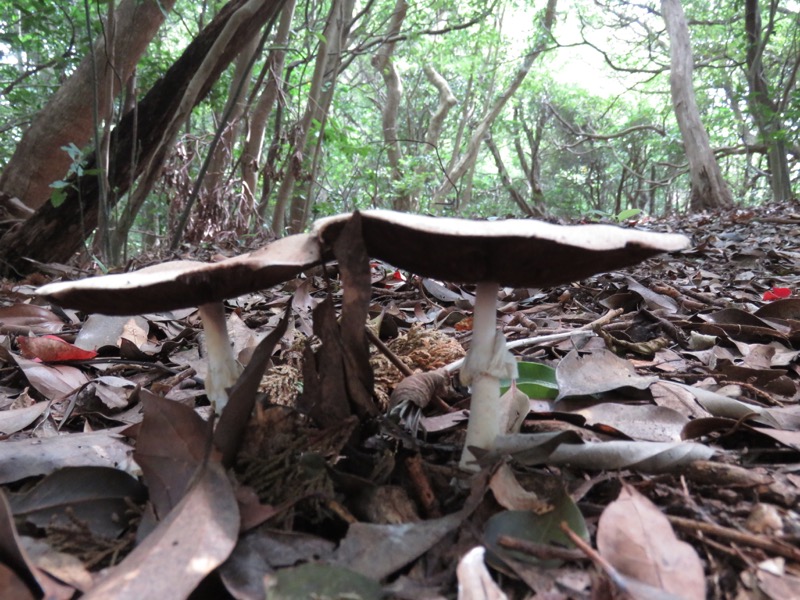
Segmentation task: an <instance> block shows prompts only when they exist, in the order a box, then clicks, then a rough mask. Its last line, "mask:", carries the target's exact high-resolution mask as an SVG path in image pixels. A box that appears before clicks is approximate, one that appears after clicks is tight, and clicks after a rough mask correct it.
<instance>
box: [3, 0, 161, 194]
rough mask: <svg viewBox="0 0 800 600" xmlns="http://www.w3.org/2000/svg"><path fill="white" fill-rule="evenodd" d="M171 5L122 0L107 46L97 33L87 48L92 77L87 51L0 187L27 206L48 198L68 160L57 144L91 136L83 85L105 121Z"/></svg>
mask: <svg viewBox="0 0 800 600" xmlns="http://www.w3.org/2000/svg"><path fill="white" fill-rule="evenodd" d="M174 4H175V0H160V1H157V0H122V2H121V3H120V5H119V7H118V8H117V10H116V14H115V21H116V33H115V35H114V41H113V44H112V47H111V48H109V49H108V51H107V49H106V46H105V36H102V35H101V36H100V37H99V38H98V39H97V41H96V42H95V45H94V49H93V50H92V51H91V52H93V53H94V56H95V58H96V61H97V78H96V79H95V76H94V67H93V65H92V56H91V52H90V54H89V55H87V56H86V58H84V59H83V61H82V62H81V64H80V65H78V68H77V69H76V70H75V72H74V73H72V75H70V77H69V79H67V80H66V81H65V82H64V84H63V85H62V86H61V87H59V88H58V90H57V91H56V93H55V94H54V95H53V97H52V98H51V99H50V101H49V102H48V103H47V105H46V106H45V107H44V108H43V109H42V110H41V111H40V112H39V113H38V114H37V115H36V118H35V119H34V120H33V123H32V124H31V126H30V127H29V128H28V130H27V131H26V132H25V134H24V135H23V136H22V139H21V140H20V142H19V144H17V147H16V149H15V150H14V154H13V156H12V157H11V160H9V162H8V164H7V165H6V166H5V168H4V169H3V173H2V175H0V190H2V191H3V192H5V193H7V194H9V195H10V196H12V197H17V198H19V199H20V200H22V201H23V202H24V203H25V204H26V205H27V206H29V207H30V208H32V209H37V208H39V207H40V206H42V205H43V204H45V203H46V202H47V201H48V199H49V198H50V195H51V192H52V191H53V190H52V189H51V188H50V184H51V183H53V182H54V181H59V180H61V179H62V178H64V177H65V176H66V174H67V172H68V171H69V167H70V165H71V163H72V159H71V158H70V156H69V155H68V154H67V153H66V152H64V150H62V149H61V148H62V146H68V145H69V144H75V145H76V146H77V147H78V148H83V147H85V146H86V145H87V144H88V143H89V141H90V140H91V139H92V135H93V132H94V119H93V116H92V105H93V104H94V96H93V94H91V93H87V90H92V89H95V90H96V93H97V109H98V115H97V116H98V119H99V120H100V121H105V120H108V119H109V118H110V117H111V107H112V105H113V102H112V98H113V97H115V96H116V95H117V94H118V93H119V91H120V90H121V89H122V87H123V86H124V85H125V82H126V81H127V80H128V78H129V77H130V76H131V74H132V73H133V70H134V68H135V67H136V63H138V62H139V58H140V57H141V55H142V54H143V53H144V51H145V49H146V48H147V45H148V44H149V43H150V40H152V38H153V36H154V35H155V34H156V32H157V31H158V28H159V27H160V26H161V24H162V23H163V22H164V18H165V17H166V13H167V12H169V11H170V10H172V6H173V5H174ZM111 57H113V59H112V58H111ZM109 96H110V97H109Z"/></svg>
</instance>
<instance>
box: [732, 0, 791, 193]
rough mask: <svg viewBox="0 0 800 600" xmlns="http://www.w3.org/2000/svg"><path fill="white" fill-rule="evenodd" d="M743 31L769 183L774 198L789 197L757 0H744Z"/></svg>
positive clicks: (782, 139)
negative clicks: (763, 58) (763, 59)
mask: <svg viewBox="0 0 800 600" xmlns="http://www.w3.org/2000/svg"><path fill="white" fill-rule="evenodd" d="M744 21H745V33H746V34H747V83H748V85H749V87H750V94H749V95H748V98H747V100H748V106H749V107H750V114H751V115H752V116H753V120H754V121H755V123H756V127H758V134H759V137H760V138H761V141H762V143H764V144H766V145H767V161H768V163H769V174H770V177H769V183H770V187H771V188H772V197H773V199H774V200H775V201H777V202H784V201H787V200H790V199H791V198H792V187H791V180H790V179H789V161H788V159H787V156H786V141H785V135H786V132H785V131H784V129H783V123H782V122H781V107H780V106H779V104H778V103H777V102H775V101H774V100H773V99H772V95H771V94H770V89H769V85H768V84H767V79H766V77H765V76H764V64H763V61H762V57H763V54H764V46H765V42H764V39H766V37H767V36H764V35H762V27H761V8H760V7H759V4H758V0H745V3H744Z"/></svg>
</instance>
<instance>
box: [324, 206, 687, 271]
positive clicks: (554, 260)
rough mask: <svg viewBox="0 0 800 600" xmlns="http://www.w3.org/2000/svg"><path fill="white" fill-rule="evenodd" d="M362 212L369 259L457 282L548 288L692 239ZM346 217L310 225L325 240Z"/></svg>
mask: <svg viewBox="0 0 800 600" xmlns="http://www.w3.org/2000/svg"><path fill="white" fill-rule="evenodd" d="M359 214H360V215H361V222H362V232H363V236H364V241H365V243H366V246H367V253H368V254H369V255H370V256H371V257H373V258H378V259H380V260H383V261H385V262H387V263H389V264H391V265H394V266H395V267H398V268H401V269H405V270H408V271H411V272H412V273H415V274H417V275H422V276H425V277H433V278H435V279H442V280H446V281H457V282H462V283H478V282H481V281H495V282H497V283H499V284H501V285H507V286H519V287H524V286H536V287H546V286H551V285H557V284H561V283H567V282H569V281H576V280H579V279H583V278H585V277H588V276H589V275H594V274H596V273H603V272H606V271H613V270H616V269H619V268H621V267H626V266H630V265H634V264H636V263H639V262H641V261H642V260H644V259H646V258H649V257H651V256H654V255H656V254H659V253H662V252H674V251H677V250H683V249H684V248H686V247H687V246H688V245H689V240H688V238H686V237H685V236H683V235H678V234H669V233H652V232H648V231H640V230H636V229H624V228H621V227H614V226H612V225H553V224H550V223H544V222H542V221H533V220H527V219H520V220H506V221H473V220H468V219H454V218H445V217H426V216H419V215H411V214H406V213H398V212H393V211H383V210H368V211H363V212H360V213H359ZM350 217H351V215H350V214H346V215H337V216H334V217H328V218H325V219H321V220H319V221H317V222H316V223H315V224H314V233H316V234H317V235H318V236H319V237H320V239H321V240H322V241H323V243H325V244H330V243H331V242H332V241H333V240H334V239H336V237H337V236H338V235H339V232H340V231H341V229H342V227H343V226H344V224H345V222H346V221H347V219H349V218H350Z"/></svg>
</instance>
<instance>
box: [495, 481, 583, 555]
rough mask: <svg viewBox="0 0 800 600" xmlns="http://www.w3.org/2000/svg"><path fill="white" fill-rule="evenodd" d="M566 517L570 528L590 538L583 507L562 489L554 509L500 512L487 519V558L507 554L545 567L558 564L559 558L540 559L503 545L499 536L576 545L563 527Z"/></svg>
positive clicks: (563, 545) (569, 545) (568, 546)
mask: <svg viewBox="0 0 800 600" xmlns="http://www.w3.org/2000/svg"><path fill="white" fill-rule="evenodd" d="M562 521H564V522H566V523H567V525H569V528H570V529H572V531H574V532H575V533H577V534H578V535H579V536H580V537H582V538H583V539H585V540H587V541H588V540H589V530H588V529H587V527H586V521H585V520H584V519H583V515H582V514H581V511H580V510H579V509H578V507H577V505H576V504H575V502H573V501H572V499H571V498H570V497H569V494H567V493H562V494H560V496H559V498H558V499H557V500H556V502H555V504H554V507H553V510H551V511H550V512H547V513H544V514H540V515H537V514H535V513H533V512H531V511H529V510H507V511H505V512H501V513H497V514H496V515H494V516H493V517H492V518H490V519H489V520H488V521H487V522H486V530H485V532H484V542H485V544H486V548H487V550H489V552H487V554H486V558H487V561H488V562H489V563H490V564H495V565H497V564H498V562H499V563H500V564H502V563H503V559H504V557H508V558H511V559H515V560H520V561H524V562H528V563H534V564H539V565H541V566H543V567H558V566H559V565H560V564H561V561H559V560H546V561H543V560H540V559H537V558H534V557H532V556H530V555H529V554H524V553H521V552H515V551H512V550H508V549H506V548H503V547H502V546H501V545H499V544H498V543H497V540H498V538H499V537H500V536H504V535H505V536H510V537H514V538H517V539H521V540H525V541H527V542H533V543H536V544H556V545H559V546H562V547H566V548H573V547H574V546H575V545H574V544H573V543H572V542H571V541H570V539H569V538H568V537H567V535H566V534H565V533H564V532H563V531H562V530H561V522H562Z"/></svg>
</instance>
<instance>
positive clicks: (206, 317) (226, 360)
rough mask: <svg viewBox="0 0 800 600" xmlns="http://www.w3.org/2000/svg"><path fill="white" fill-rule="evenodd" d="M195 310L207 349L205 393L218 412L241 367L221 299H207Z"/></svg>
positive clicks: (223, 405)
mask: <svg viewBox="0 0 800 600" xmlns="http://www.w3.org/2000/svg"><path fill="white" fill-rule="evenodd" d="M198 310H199V312H200V319H201V320H202V321H203V331H204V332H205V336H206V352H207V353H208V359H207V360H208V371H207V373H206V381H205V387H206V396H208V400H209V401H210V402H211V404H212V406H213V407H214V412H216V413H217V414H220V413H221V412H222V409H223V408H225V405H226V404H227V403H228V388H229V387H231V386H232V385H233V384H234V383H236V380H237V379H238V378H239V375H240V374H241V372H242V367H241V365H240V364H239V363H238V361H237V360H236V357H235V356H234V355H233V348H231V340H230V338H229V337H228V325H227V322H226V321H225V307H224V306H223V305H222V302H209V303H208V304H203V305H201V306H200V307H199V309H198Z"/></svg>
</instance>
